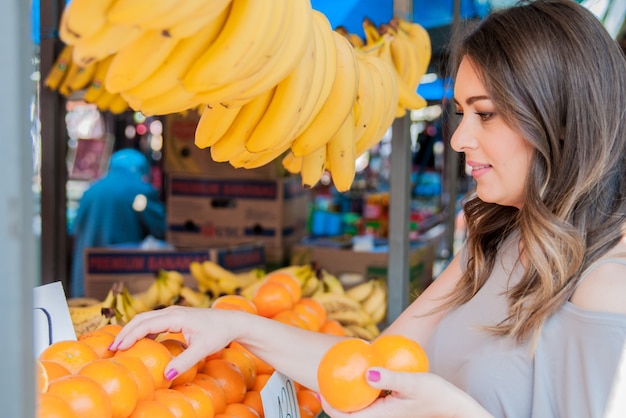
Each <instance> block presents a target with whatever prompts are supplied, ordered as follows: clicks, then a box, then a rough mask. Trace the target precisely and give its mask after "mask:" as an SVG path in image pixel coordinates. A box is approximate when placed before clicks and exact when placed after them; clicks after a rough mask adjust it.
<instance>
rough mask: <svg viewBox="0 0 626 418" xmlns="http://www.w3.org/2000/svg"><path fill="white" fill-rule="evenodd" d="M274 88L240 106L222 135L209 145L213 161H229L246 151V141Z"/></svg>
mask: <svg viewBox="0 0 626 418" xmlns="http://www.w3.org/2000/svg"><path fill="white" fill-rule="evenodd" d="M275 90H276V89H275V88H272V89H270V90H268V91H267V92H265V93H262V94H260V95H258V96H257V97H256V98H254V99H252V101H251V102H249V103H246V104H245V105H243V106H242V107H241V110H240V111H239V112H238V113H237V115H236V116H235V119H234V121H233V122H232V123H231V124H230V127H229V128H228V129H227V130H226V132H225V133H224V135H222V136H221V138H219V139H218V140H217V142H215V143H214V144H213V145H212V146H211V158H212V159H213V161H218V162H225V161H229V160H230V159H232V158H234V157H236V156H237V155H239V154H241V153H242V152H245V151H246V141H247V140H248V138H249V137H250V133H251V132H252V130H253V129H254V128H255V127H256V125H257V124H258V123H259V121H260V120H261V118H262V117H263V115H264V114H265V112H266V111H267V108H268V106H269V104H270V103H271V101H272V97H274V92H275Z"/></svg>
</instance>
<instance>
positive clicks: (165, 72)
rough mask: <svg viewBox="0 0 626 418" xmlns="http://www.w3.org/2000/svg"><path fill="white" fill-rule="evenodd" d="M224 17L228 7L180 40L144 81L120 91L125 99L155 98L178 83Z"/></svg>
mask: <svg viewBox="0 0 626 418" xmlns="http://www.w3.org/2000/svg"><path fill="white" fill-rule="evenodd" d="M227 17H228V8H225V9H224V11H223V12H222V13H221V14H218V15H217V16H215V18H214V19H213V20H212V21H210V22H208V23H207V24H206V25H204V27H203V28H202V29H200V30H199V31H198V32H196V33H195V34H193V35H192V36H189V37H187V38H184V39H181V40H180V43H179V44H178V45H177V46H176V48H174V50H173V51H172V53H170V54H169V55H168V56H167V58H165V60H164V61H163V63H162V64H161V65H160V66H159V67H158V68H157V69H156V70H155V71H154V72H153V73H152V74H151V75H150V76H149V77H148V78H146V79H145V80H143V81H142V82H141V83H139V84H138V85H136V86H135V87H133V88H131V89H128V90H126V91H124V94H125V95H127V96H132V97H134V98H136V99H138V100H145V99H147V98H150V97H156V96H159V95H160V94H163V93H165V92H167V91H168V90H169V89H171V88H173V87H174V86H176V85H178V84H179V83H181V80H182V78H183V76H184V74H185V73H186V72H187V70H188V69H189V68H190V67H191V65H192V64H193V63H194V61H195V60H196V59H197V58H198V57H199V56H200V54H202V52H204V51H205V50H206V49H207V48H208V47H209V46H210V45H211V43H212V42H213V41H214V40H215V38H216V37H217V36H218V35H219V33H220V31H221V30H222V27H223V26H224V22H225V21H226V18H227Z"/></svg>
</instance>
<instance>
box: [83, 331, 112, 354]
mask: <svg viewBox="0 0 626 418" xmlns="http://www.w3.org/2000/svg"><path fill="white" fill-rule="evenodd" d="M114 339H115V335H113V334H111V333H109V332H106V331H91V332H88V333H86V334H82V335H81V336H80V337H78V341H82V342H84V343H86V344H87V345H88V346H90V347H91V348H93V349H94V351H95V352H96V353H97V354H98V358H110V357H113V354H115V353H114V352H113V351H110V350H109V346H110V345H111V343H112V342H113V340H114Z"/></svg>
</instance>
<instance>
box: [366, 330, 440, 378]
mask: <svg viewBox="0 0 626 418" xmlns="http://www.w3.org/2000/svg"><path fill="white" fill-rule="evenodd" d="M371 345H372V347H374V349H375V350H377V351H378V353H379V354H380V356H381V357H382V358H383V362H384V363H383V367H385V368H386V369H390V370H395V371H399V372H427V371H428V357H427V355H426V352H425V351H424V349H423V348H422V346H421V345H419V344H418V343H417V342H415V341H413V340H411V339H410V338H407V337H404V336H402V335H381V336H380V337H378V338H377V339H375V340H374V341H372V342H371Z"/></svg>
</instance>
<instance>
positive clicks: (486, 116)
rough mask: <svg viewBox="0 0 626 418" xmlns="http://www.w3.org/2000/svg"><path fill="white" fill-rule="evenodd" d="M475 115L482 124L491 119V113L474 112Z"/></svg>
mask: <svg viewBox="0 0 626 418" xmlns="http://www.w3.org/2000/svg"><path fill="white" fill-rule="evenodd" d="M476 114H477V115H478V117H480V120H482V121H483V122H484V121H487V120H489V119H491V118H492V117H493V113H492V112H476Z"/></svg>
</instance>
